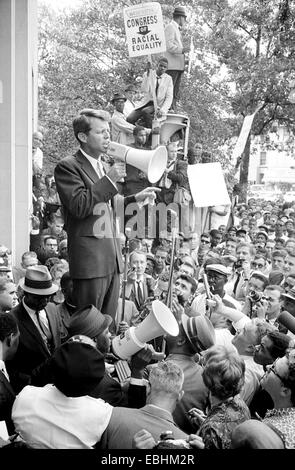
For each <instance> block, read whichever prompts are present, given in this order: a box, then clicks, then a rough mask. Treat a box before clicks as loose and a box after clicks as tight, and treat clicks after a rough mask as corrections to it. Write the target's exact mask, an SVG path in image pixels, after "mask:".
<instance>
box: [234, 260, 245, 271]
mask: <svg viewBox="0 0 295 470" xmlns="http://www.w3.org/2000/svg"><path fill="white" fill-rule="evenodd" d="M243 262H244V260H242V259H238V260H237V261H236V262H235V264H234V267H235V269H241V268H242V267H243Z"/></svg>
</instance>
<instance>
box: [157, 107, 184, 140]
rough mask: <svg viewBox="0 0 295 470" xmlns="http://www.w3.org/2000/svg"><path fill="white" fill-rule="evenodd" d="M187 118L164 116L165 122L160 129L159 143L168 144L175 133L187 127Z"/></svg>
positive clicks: (175, 115) (171, 115) (176, 115)
mask: <svg viewBox="0 0 295 470" xmlns="http://www.w3.org/2000/svg"><path fill="white" fill-rule="evenodd" d="M188 123H189V118H188V117H187V116H183V115H182V114H169V113H168V114H166V120H165V121H164V122H163V123H162V125H161V128H160V140H161V143H167V142H169V140H170V138H171V137H172V135H173V134H175V132H177V131H179V130H180V129H185V128H186V127H187V126H188Z"/></svg>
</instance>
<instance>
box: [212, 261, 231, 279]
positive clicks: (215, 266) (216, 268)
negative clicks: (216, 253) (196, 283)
mask: <svg viewBox="0 0 295 470" xmlns="http://www.w3.org/2000/svg"><path fill="white" fill-rule="evenodd" d="M206 271H214V272H216V273H220V274H223V275H224V276H229V274H230V273H229V270H228V268H227V266H223V264H208V266H206Z"/></svg>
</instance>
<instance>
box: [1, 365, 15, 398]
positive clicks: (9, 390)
mask: <svg viewBox="0 0 295 470" xmlns="http://www.w3.org/2000/svg"><path fill="white" fill-rule="evenodd" d="M0 382H2V384H3V387H4V388H6V390H7V392H8V393H9V394H10V395H11V396H12V397H15V393H14V390H13V388H12V386H11V385H10V382H9V381H8V380H7V378H6V377H5V375H4V374H3V372H1V371H0Z"/></svg>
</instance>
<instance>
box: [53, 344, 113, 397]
mask: <svg viewBox="0 0 295 470" xmlns="http://www.w3.org/2000/svg"><path fill="white" fill-rule="evenodd" d="M51 366H52V374H53V383H54V385H55V386H56V387H57V388H58V389H59V390H60V392H62V393H63V394H64V395H66V396H67V397H81V396H85V395H89V394H90V393H91V392H92V390H93V389H94V388H95V387H96V386H97V385H98V384H99V382H100V381H101V379H102V378H103V376H104V374H105V364H104V356H103V354H101V353H100V352H99V351H98V350H97V349H96V348H95V347H93V346H91V345H90V344H86V343H85V342H81V341H74V342H67V343H64V344H63V345H62V346H60V347H59V348H58V349H56V351H55V353H54V354H53V356H52V360H51Z"/></svg>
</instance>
